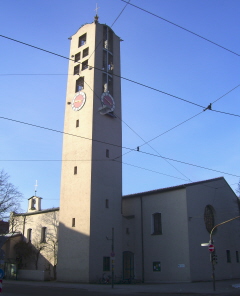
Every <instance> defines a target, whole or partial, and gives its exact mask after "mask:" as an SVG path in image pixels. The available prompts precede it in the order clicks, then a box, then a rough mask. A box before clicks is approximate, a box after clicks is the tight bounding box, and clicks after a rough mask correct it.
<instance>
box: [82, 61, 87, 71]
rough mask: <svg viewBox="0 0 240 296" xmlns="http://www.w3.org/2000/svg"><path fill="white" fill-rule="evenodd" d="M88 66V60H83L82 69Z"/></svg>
mask: <svg viewBox="0 0 240 296" xmlns="http://www.w3.org/2000/svg"><path fill="white" fill-rule="evenodd" d="M87 68H88V60H86V61H84V62H82V71H83V70H86V69H87Z"/></svg>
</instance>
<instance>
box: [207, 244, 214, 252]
mask: <svg viewBox="0 0 240 296" xmlns="http://www.w3.org/2000/svg"><path fill="white" fill-rule="evenodd" d="M208 250H209V252H214V245H212V244H210V245H209V246H208Z"/></svg>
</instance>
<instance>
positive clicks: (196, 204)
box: [187, 178, 240, 281]
mask: <svg viewBox="0 0 240 296" xmlns="http://www.w3.org/2000/svg"><path fill="white" fill-rule="evenodd" d="M187 201H188V216H189V217H190V221H189V247H190V260H191V279H192V281H195V280H210V279H211V273H212V267H211V263H210V252H209V251H208V247H202V246H201V243H207V242H209V239H210V234H209V232H208V231H207V229H206V226H205V222H204V210H205V207H206V206H207V205H211V206H212V207H213V208H214V218H215V225H217V224H219V223H222V222H224V221H227V220H229V219H232V218H234V217H237V216H239V209H238V205H237V196H236V195H235V193H234V192H233V191H232V189H231V188H230V186H229V185H228V184H227V182H226V181H225V180H224V179H223V178H218V179H216V180H210V181H209V182H204V183H201V184H198V185H194V186H188V187H187ZM239 229H240V219H238V220H235V221H232V222H229V223H227V224H224V225H222V226H219V227H218V228H217V231H216V232H215V234H214V235H213V240H214V245H215V249H216V254H217V256H218V264H217V265H215V276H216V280H221V279H231V278H237V277H239V274H240V263H239V262H237V261H236V251H238V252H239V254H240V231H239ZM226 250H230V253H231V263H227V256H226Z"/></svg>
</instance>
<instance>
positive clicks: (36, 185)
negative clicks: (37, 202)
mask: <svg viewBox="0 0 240 296" xmlns="http://www.w3.org/2000/svg"><path fill="white" fill-rule="evenodd" d="M34 187H35V196H37V187H38V182H37V180H36V184H35V185H34Z"/></svg>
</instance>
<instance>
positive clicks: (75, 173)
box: [74, 166, 77, 175]
mask: <svg viewBox="0 0 240 296" xmlns="http://www.w3.org/2000/svg"><path fill="white" fill-rule="evenodd" d="M74 175H77V166H75V167H74Z"/></svg>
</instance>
